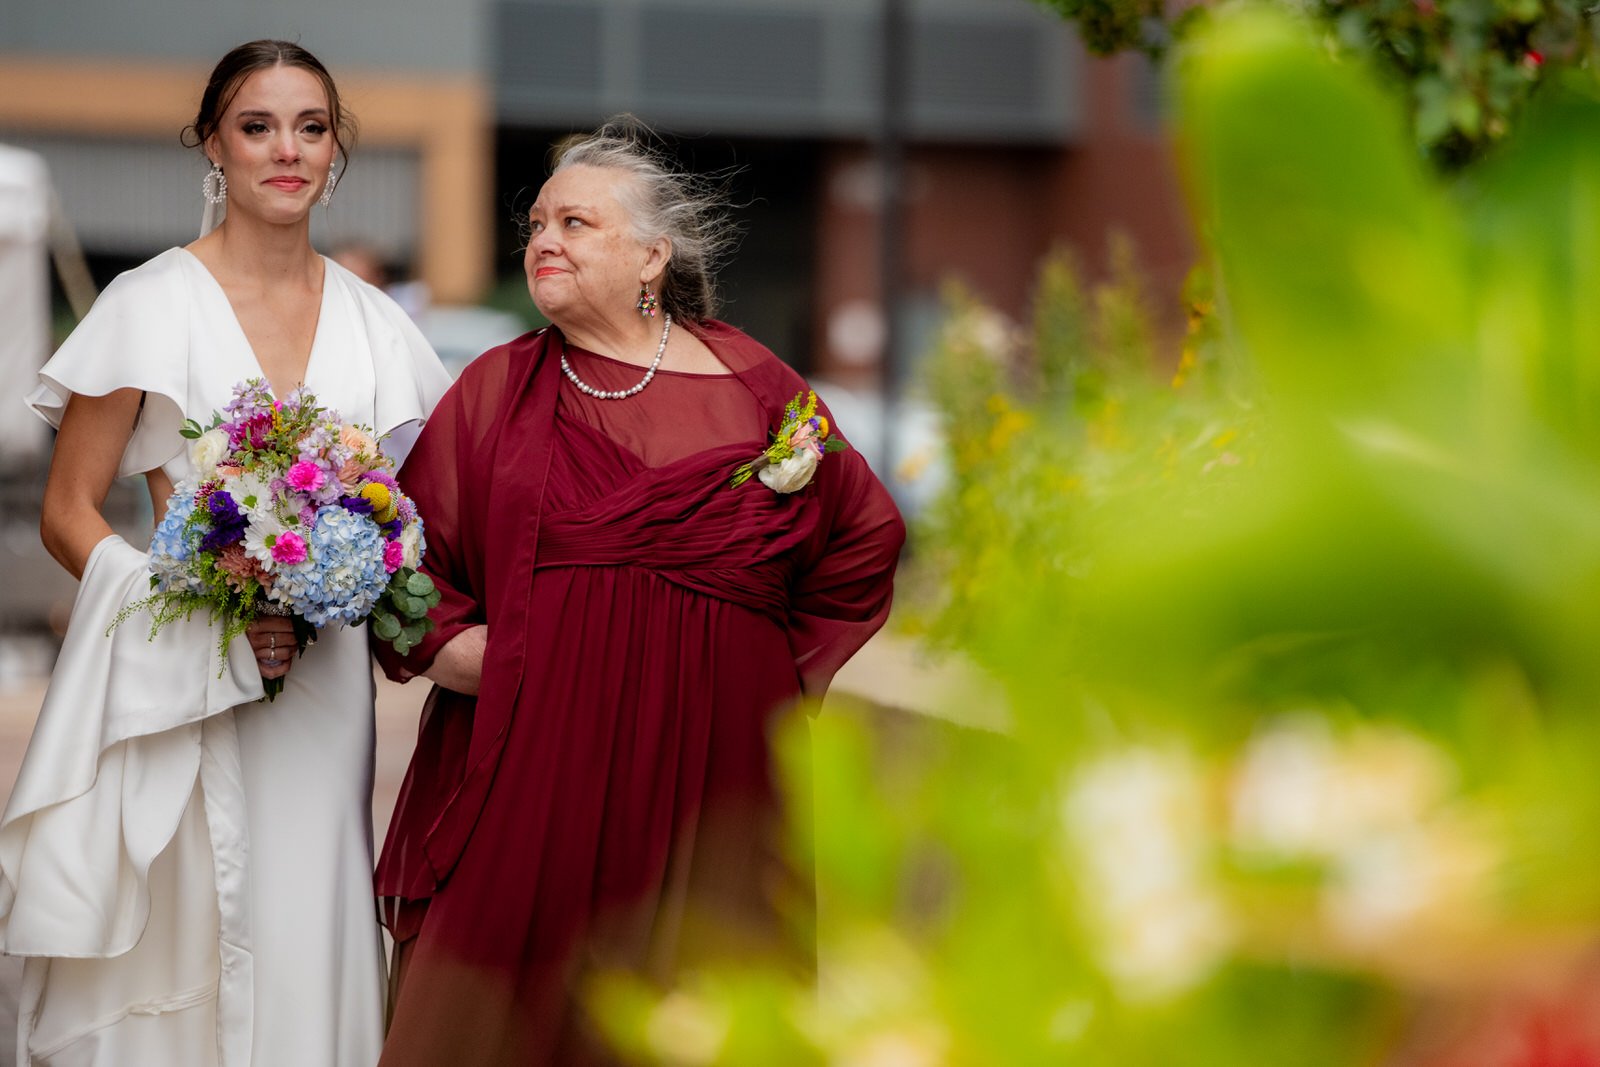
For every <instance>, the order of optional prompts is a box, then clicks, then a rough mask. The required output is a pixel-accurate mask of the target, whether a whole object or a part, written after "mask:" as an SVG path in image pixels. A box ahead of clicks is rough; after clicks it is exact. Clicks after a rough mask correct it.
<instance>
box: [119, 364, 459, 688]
mask: <svg viewBox="0 0 1600 1067" xmlns="http://www.w3.org/2000/svg"><path fill="white" fill-rule="evenodd" d="M182 433H183V436H184V437H185V438H187V439H188V440H189V442H190V443H189V456H190V459H191V460H192V461H193V464H194V469H195V474H194V477H193V478H192V479H186V480H185V481H183V482H182V483H181V484H179V485H178V486H177V487H176V488H175V489H174V490H173V493H172V496H171V497H170V498H168V500H167V513H166V516H165V517H164V518H163V519H162V520H161V522H160V524H159V525H158V526H157V527H156V531H155V535H154V536H153V537H152V538H151V541H150V569H151V578H150V584H151V588H152V590H153V593H152V595H151V596H149V597H146V598H145V599H143V600H140V601H138V602H137V603H135V604H131V605H129V606H128V607H127V608H125V609H124V610H123V611H122V612H121V613H120V614H119V615H118V616H117V619H116V621H115V622H114V623H113V624H112V625H113V626H116V625H118V624H120V623H122V622H123V621H125V620H126V619H127V618H128V617H129V616H131V615H132V614H134V613H136V612H138V611H141V610H146V609H148V610H149V611H150V613H151V616H152V618H153V620H154V621H153V622H152V624H151V627H150V634H151V636H152V637H154V636H155V634H156V633H157V632H158V631H159V630H160V629H161V627H162V626H164V625H166V624H167V623H170V622H172V621H174V620H176V619H180V618H182V619H186V618H189V617H190V616H191V615H193V614H194V612H195V611H196V610H198V609H200V608H206V609H208V610H209V611H210V613H211V619H212V622H213V623H216V624H220V629H221V636H220V641H221V646H222V651H223V655H224V657H226V655H227V648H228V645H229V643H230V642H232V640H233V639H234V638H235V637H237V636H238V635H239V634H241V633H243V632H244V631H245V629H246V628H247V627H248V626H249V625H250V624H251V623H252V622H254V621H255V620H256V619H257V618H259V617H260V616H262V615H286V616H289V617H290V618H291V619H292V620H293V623H294V630H295V641H296V645H297V647H298V650H299V651H304V650H305V646H306V644H307V643H308V642H310V641H312V640H314V639H315V637H316V634H317V632H318V631H319V630H321V629H322V628H323V627H324V626H327V625H328V624H330V623H336V624H339V625H350V624H355V625H359V624H360V623H362V622H366V621H368V620H371V623H372V630H373V633H375V634H376V635H377V636H378V637H379V638H381V639H383V640H385V641H389V642H391V643H393V645H394V648H395V650H396V651H397V652H399V653H401V654H402V655H404V654H406V653H408V652H410V651H411V648H412V647H413V646H414V645H416V644H417V642H419V641H421V640H422V637H423V635H424V634H426V633H427V632H428V631H429V630H431V629H433V622H432V620H430V619H429V618H428V610H429V609H430V608H432V607H433V606H434V605H436V604H437V603H438V602H439V592H438V590H437V589H436V588H435V587H434V584H433V582H432V581H431V580H430V579H429V578H428V576H427V575H425V574H419V573H418V572H417V566H418V565H419V564H420V563H421V562H422V556H423V553H424V551H425V550H426V541H425V540H424V538H423V523H422V516H420V515H418V514H417V509H416V505H415V504H413V503H412V501H411V499H410V498H409V497H407V496H406V495H405V494H404V493H402V492H401V491H400V486H399V484H398V483H397V482H396V481H395V478H394V461H393V460H392V459H390V458H389V457H388V456H385V455H384V454H383V451H382V449H381V448H380V447H379V442H378V440H377V438H376V437H375V436H374V435H373V433H372V431H371V430H369V429H367V428H364V427H360V426H352V425H348V424H345V423H343V422H342V421H341V419H340V418H339V415H338V413H337V412H335V411H330V410H328V409H327V408H323V407H320V406H318V404H317V399H316V397H315V396H314V395H312V394H311V393H308V392H306V391H305V390H303V389H297V390H295V391H294V392H292V393H290V394H289V395H288V396H287V397H285V398H284V399H282V400H274V399H273V397H272V393H271V390H270V389H269V387H268V385H267V383H266V382H265V381H264V380H262V379H260V378H254V379H251V380H250V381H247V382H244V383H242V384H240V385H238V386H236V387H235V388H234V393H233V398H232V400H231V401H230V402H229V403H228V405H227V407H226V408H225V409H224V411H223V413H221V414H215V413H214V414H213V416H212V421H211V425H210V426H209V427H203V426H201V425H200V424H199V423H198V422H196V421H194V420H193V419H190V420H189V421H187V422H186V423H185V424H184V426H183V430H182ZM265 687H266V692H267V696H268V698H269V699H270V698H273V697H276V696H277V694H278V693H279V692H281V691H282V689H283V680H282V679H281V678H276V679H266V680H265Z"/></svg>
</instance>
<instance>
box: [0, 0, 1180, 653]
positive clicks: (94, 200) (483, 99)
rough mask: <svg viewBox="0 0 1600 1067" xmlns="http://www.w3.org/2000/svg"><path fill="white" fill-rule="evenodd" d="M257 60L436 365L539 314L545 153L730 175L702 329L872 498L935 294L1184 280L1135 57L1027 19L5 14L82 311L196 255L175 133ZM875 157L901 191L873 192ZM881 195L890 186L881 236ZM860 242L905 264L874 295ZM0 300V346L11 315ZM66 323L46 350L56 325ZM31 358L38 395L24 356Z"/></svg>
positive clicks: (13, 530)
mask: <svg viewBox="0 0 1600 1067" xmlns="http://www.w3.org/2000/svg"><path fill="white" fill-rule="evenodd" d="M891 5H893V6H892V7H891ZM890 11H894V12H895V13H896V15H895V18H896V19H897V21H896V22H895V23H893V25H895V26H897V27H898V29H897V32H896V33H895V34H893V35H892V36H890V35H887V34H886V33H885V27H886V25H889V23H888V22H887V21H886V16H887V13H889V12H890ZM258 37H282V38H287V39H290V40H297V41H300V42H301V43H303V44H305V45H306V46H307V47H309V48H311V49H312V50H313V51H315V52H316V53H317V54H318V56H320V57H321V58H322V59H323V60H324V62H326V63H327V64H328V66H329V68H330V69H331V70H332V71H333V73H334V75H335V76H336V77H337V79H338V81H339V84H340V86H341V89H342V90H343V92H344V93H345V95H346V97H347V102H348V103H349V105H350V107H351V109H352V110H353V111H354V112H355V114H356V116H357V118H358V119H359V121H360V127H361V129H360V138H359V142H358V145H357V147H356V150H355V153H354V158H353V162H352V164H351V166H350V167H349V168H348V169H347V170H346V172H345V173H344V174H342V175H341V177H340V184H339V192H338V195H337V196H336V197H335V198H334V202H333V204H332V206H331V207H329V208H328V209H326V210H322V209H319V210H318V211H317V212H316V217H315V221H314V223H313V238H314V240H315V241H316V242H317V243H318V245H319V246H320V247H322V248H323V249H324V250H331V249H332V248H333V247H334V246H336V245H338V244H341V243H347V242H359V243H360V244H362V245H365V246H367V247H368V248H369V249H372V250H374V251H375V252H376V253H377V254H378V256H380V257H381V258H382V259H383V260H385V261H386V263H387V265H388V266H389V268H390V271H391V274H392V275H393V276H394V277H397V278H411V279H418V280H420V281H421V282H422V283H423V285H424V286H425V288H426V290H427V291H429V292H430V293H431V297H432V300H433V301H434V308H433V309H432V310H431V311H430V312H429V313H428V316H427V317H425V318H424V319H423V320H422V321H423V327H424V330H425V332H428V333H429V334H430V337H432V338H433V339H434V340H435V342H436V343H437V344H439V346H440V348H441V352H444V353H446V355H447V359H451V358H453V359H455V360H457V361H459V360H464V359H466V358H470V356H471V355H472V354H474V353H476V352H478V351H481V350H482V349H483V348H486V347H488V346H489V345H491V344H494V343H497V342H499V341H501V340H505V339H508V338H509V337H510V336H513V335H515V334H516V333H518V332H520V330H521V328H522V323H521V322H520V321H519V320H517V319H513V318H510V317H508V316H505V315H502V316H500V317H494V316H488V315H484V314H482V313H472V312H467V311H457V310H454V306H456V305H474V304H479V303H482V302H486V301H487V302H491V303H494V304H497V305H499V306H501V307H505V308H512V309H515V310H516V311H518V312H519V313H522V314H523V315H524V316H528V315H531V314H533V310H532V306H531V303H530V302H529V301H528V299H527V295H526V287H525V283H524V281H523V278H522V269H521V255H520V245H521V239H520V235H519V233H518V228H517V225H516V221H515V220H516V218H517V217H519V216H520V215H521V214H522V213H523V212H525V211H526V209H527V207H528V205H529V203H530V202H531V199H532V196H533V193H534V190H536V189H537V186H538V184H539V181H540V180H541V178H542V176H543V174H544V173H545V166H546V157H547V154H548V151H549V148H550V145H551V143H552V141H553V140H554V139H556V138H557V137H559V136H560V135H562V134H565V133H569V132H572V131H574V130H582V129H586V128H592V127H593V126H594V125H596V124H597V123H598V122H599V121H600V120H601V119H603V118H605V117H606V116H608V115H612V114H616V113H618V112H624V111H627V112H632V113H634V114H636V115H638V116H639V117H640V118H642V119H643V120H645V121H646V122H648V123H649V124H651V125H652V126H653V127H655V128H656V129H658V130H659V131H661V132H662V133H664V134H668V135H670V140H671V143H672V144H674V146H675V148H676V150H677V151H679V152H680V153H681V154H682V155H683V157H684V159H685V161H686V162H687V163H688V164H689V165H690V166H691V167H693V168H694V169H696V170H697V171H702V172H705V171H719V172H724V173H726V174H728V175H729V176H730V177H729V180H730V184H731V187H732V190H733V192H734V195H735V197H736V199H737V200H738V201H739V202H740V204H741V208H740V211H739V217H740V219H741V221H742V222H743V224H744V228H745V231H746V237H745V239H744V241H743V243H742V245H741V246H740V248H739V250H738V251H737V253H736V255H735V257H734V259H733V261H732V262H731V263H730V264H729V266H728V268H727V269H725V270H724V272H723V280H724V283H725V295H726V297H727V301H726V306H725V310H724V311H723V317H724V318H726V319H728V320H729V321H731V322H733V323H735V324H736V325H739V326H742V327H744V328H745V329H747V330H749V331H750V332H751V333H752V334H754V335H755V336H756V337H758V338H760V339H761V340H762V341H764V342H765V343H767V344H769V345H770V346H771V347H772V348H773V349H774V350H775V351H776V352H777V353H778V354H779V355H780V356H781V357H783V358H784V359H786V360H788V361H789V362H791V363H793V364H795V365H796V366H797V367H799V368H800V369H801V370H802V371H804V372H807V373H809V374H811V375H813V376H815V377H816V378H818V379H822V380H826V381H828V382H831V383H833V391H832V392H829V394H828V395H829V399H830V402H831V403H833V404H834V405H835V407H836V409H837V410H838V411H839V413H840V416H841V418H842V419H845V421H846V422H847V424H848V425H849V426H851V427H852V436H853V438H854V439H855V440H856V442H857V444H858V447H862V449H863V451H864V452H866V454H867V455H868V457H869V459H871V460H872V461H873V462H874V464H875V465H877V466H879V469H880V472H882V473H884V474H886V475H888V476H890V478H891V479H892V478H893V471H894V464H893V463H891V462H890V461H891V459H892V457H893V456H894V454H895V450H897V451H898V453H899V455H900V456H902V457H904V456H906V455H908V454H910V453H911V452H912V451H913V450H915V448H916V445H917V442H927V441H929V440H931V439H932V437H933V435H934V434H936V433H937V432H938V431H937V427H935V426H932V425H931V416H930V415H928V413H927V412H926V411H925V410H917V409H915V408H914V406H907V407H902V408H900V409H899V410H900V415H899V417H898V418H897V419H896V422H895V424H894V425H892V426H887V427H886V426H885V424H884V421H883V419H882V418H881V415H882V412H883V410H884V409H883V408H882V406H881V401H880V399H879V398H880V397H881V396H882V385H883V382H884V380H885V374H884V371H885V361H884V358H883V355H884V351H885V345H886V340H887V339H891V338H892V339H894V341H895V345H894V347H895V351H896V352H898V353H899V356H900V358H899V359H898V360H897V361H896V365H898V366H899V367H901V368H902V375H901V376H902V379H903V378H904V377H905V376H906V372H905V370H904V368H905V367H906V366H907V364H909V363H910V362H912V361H914V358H915V355H916V353H917V352H918V351H919V350H920V349H921V347H922V342H923V341H924V340H925V339H926V337H927V336H928V334H929V333H930V331H931V330H932V328H933V326H934V325H935V323H936V322H937V318H938V309H939V300H940V292H941V289H942V287H943V286H944V284H945V283H946V282H947V281H950V280H952V279H953V280H958V281H959V282H961V283H962V284H964V285H965V286H967V287H968V288H969V289H971V290H973V291H974V292H976V293H977V294H978V295H980V296H981V297H983V298H984V299H986V300H987V301H989V302H990V303H992V304H994V305H996V306H998V307H1000V308H1002V309H1004V310H1006V311H1008V312H1010V313H1012V314H1013V315H1017V316H1022V315H1025V314H1026V311H1027V307H1028V303H1029V295H1030V287H1031V283H1032V279H1033V276H1034V272H1035V270H1036V267H1037V264H1038V261H1039V259H1040V257H1041V256H1043V255H1044V254H1045V253H1046V251H1047V250H1049V249H1050V248H1051V246H1052V245H1055V244H1058V243H1065V244H1067V245H1068V246H1069V247H1071V248H1072V249H1073V250H1074V251H1075V252H1076V253H1077V254H1078V256H1079V258H1080V261H1081V262H1082V263H1083V264H1084V266H1085V267H1086V268H1087V269H1088V270H1089V272H1090V274H1091V275H1093V274H1094V273H1096V272H1097V271H1098V270H1099V269H1101V267H1102V265H1103V261H1104V259H1105V248H1106V241H1107V236H1108V234H1110V233H1111V232H1113V231H1122V232H1125V233H1127V234H1128V235H1130V236H1131V237H1132V238H1133V239H1134V240H1135V242H1136V244H1137V246H1138V248H1139V250H1140V253H1141V255H1142V258H1143V260H1144V262H1145V265H1146V267H1147V269H1149V270H1150V272H1151V274H1152V277H1153V279H1154V280H1155V282H1156V283H1157V286H1158V287H1159V290H1160V291H1165V292H1172V291H1175V289H1176V286H1177V282H1178V280H1179V279H1180V278H1181V277H1182V275H1183V273H1184V271H1185V270H1187V268H1188V266H1189V263H1190V258H1191V248H1190V243H1189V239H1188V235H1187V233H1186V231H1185V224H1184V222H1183V214H1182V211H1181V206H1180V204H1179V202H1178V199H1177V197H1176V195H1175V194H1174V192H1173V183H1172V178H1171V168H1170V166H1169V163H1168V159H1167V147H1166V144H1165V141H1164V139H1163V137H1162V132H1161V124H1160V118H1159V110H1160V108H1159V93H1158V84H1157V79H1156V78H1155V76H1154V75H1153V73H1152V72H1151V70H1150V68H1149V67H1148V65H1147V64H1146V63H1145V62H1144V61H1143V60H1141V59H1138V58H1136V57H1124V58H1122V59H1118V60H1114V61H1097V60H1090V59H1088V58H1086V57H1085V56H1084V55H1083V53H1082V50H1081V48H1080V47H1079V45H1078V44H1077V41H1076V38H1075V37H1074V36H1073V34H1072V31H1071V30H1070V28H1069V27H1068V26H1067V25H1065V24H1064V23H1062V22H1060V21H1059V20H1058V19H1056V18H1055V16H1053V15H1052V14H1050V13H1049V12H1047V11H1045V10H1043V9H1041V8H1039V7H1038V6H1036V5H1034V4H1032V3H1029V2H1028V0H881V2H870V0H457V2H455V3H451V4H438V3H427V2H424V0H275V2H274V3H273V4H271V5H259V4H253V3H248V2H247V0H216V2H212V3H208V4H205V5H196V4H195V3H194V2H193V0H142V2H141V3H139V4H137V5H129V4H124V3H118V2H114V0H5V4H4V7H3V9H0V144H9V145H11V146H14V147H15V148H20V149H24V150H30V151H31V152H33V153H36V154H37V156H38V157H41V158H42V159H43V160H44V161H45V163H46V164H47V166H48V170H49V173H50V176H51V179H52V181H53V185H54V189H55V192H56V194H57V196H58V199H59V204H60V209H61V215H62V217H63V218H64V219H65V221H66V222H67V223H68V224H69V225H70V227H71V228H72V229H73V230H74V231H75V232H76V234H77V237H78V239H79V241H80V243H81V245H82V247H83V249H84V251H85V253H86V254H87V256H88V262H89V265H90V267H91V270H92V273H93V275H94V277H95V280H96V281H97V282H98V283H99V284H100V285H104V284H105V283H106V282H108V281H109V280H110V279H111V277H112V276H114V275H115V274H116V273H117V272H118V271H120V270H123V269H126V268H127V267H130V266H132V265H134V264H136V263H138V262H140V261H142V260H144V259H146V258H148V257H149V256H151V255H153V254H155V253H156V252H159V251H160V250H162V249H164V248H167V247H170V246H172V245H174V244H183V243H186V242H187V241H189V240H191V239H193V237H194V236H195V234H196V233H197V230H198V226H199V222H200V215H201V209H202V207H203V204H202V198H201V195H200V180H201V177H202V175H203V174H204V173H205V170H206V165H205V163H204V160H203V157H202V156H201V155H200V153H199V152H197V151H193V150H188V149H185V148H184V147H183V146H182V145H181V144H180V141H179V133H180V131H181V130H182V129H183V128H184V127H185V126H186V125H187V124H188V123H189V122H191V121H192V120H193V118H194V113H195V109H196V107H197V104H198V101H199V95H200V90H201V88H202V86H203V84H204V79H205V77H206V75H207V73H208V72H209V70H210V67H211V65H212V64H213V63H214V62H215V61H216V59H217V58H218V57H219V56H220V55H222V53H223V52H225V51H226V50H227V49H228V48H230V47H232V46H233V45H235V44H237V43H239V42H241V41H245V40H250V39H253V38H258ZM889 40H892V42H893V46H892V47H886V43H885V42H886V41H889ZM889 70H895V71H898V72H899V76H898V78H893V79H891V78H890V77H887V76H886V72H887V71H889ZM891 99H892V100H896V101H898V102H899V103H898V106H895V107H889V106H887V102H888V101H890V100H891ZM886 116H887V117H889V118H892V119H894V121H886ZM896 116H897V118H896ZM886 146H889V147H895V146H898V152H897V153H895V154H892V155H889V156H886V154H885V148H886ZM886 158H891V159H898V160H900V161H901V162H900V163H899V164H898V165H896V166H892V167H890V168H889V170H887V171H885V169H884V167H883V165H882V164H883V163H884V161H885V159H886ZM885 173H889V174H898V175H899V176H900V180H899V181H898V182H896V183H894V184H893V185H891V186H888V187H889V188H892V189H896V190H898V195H897V196H896V197H895V198H894V200H893V201H892V202H893V203H894V204H897V205H898V209H897V210H896V211H895V212H893V213H891V216H890V219H891V220H893V221H894V222H895V224H893V225H886V218H885V212H884V210H883V208H884V204H885V199H884V195H883V193H884V190H885V188H886V184H885V182H884V180H883V175H884V174H885ZM885 233H889V234H891V235H897V236H898V241H897V242H896V244H895V247H896V248H897V249H898V256H897V257H896V258H897V261H898V263H899V269H898V270H896V271H893V272H890V273H887V274H886V272H885V270H884V256H883V247H884V243H883V242H884V235H885ZM34 258H35V261H36V262H41V263H42V259H39V257H37V256H35V257H34ZM886 277H890V278H892V279H894V284H893V287H892V288H893V290H894V293H893V299H892V301H886V300H885V298H884V291H885V286H884V281H885V278H886ZM4 296H5V294H0V328H5V321H6V320H7V316H20V315H21V314H22V312H21V311H17V310H16V309H11V310H8V309H7V308H6V307H5V305H4V303H3V300H4ZM60 297H61V293H60V292H59V291H58V292H57V299H56V308H57V315H56V328H57V333H58V335H59V333H61V332H62V331H64V330H65V329H66V328H68V327H70V325H71V322H72V321H73V320H72V316H71V315H70V313H68V312H67V310H66V304H65V302H64V301H63V300H62V299H60ZM887 303H892V304H893V305H894V307H895V314H894V316H893V318H892V320H891V319H890V318H889V317H888V316H886V315H885V313H884V308H885V306H886V304H887ZM29 313H30V314H33V312H31V311H30V312H29ZM891 324H892V329H891ZM10 332H13V333H15V332H17V331H14V330H13V331H10ZM35 347H37V348H38V349H39V350H38V351H37V352H36V353H34V359H35V363H34V366H37V365H38V363H42V362H43V360H44V359H45V358H46V357H47V355H48V351H47V345H46V344H45V343H44V342H43V341H42V340H41V341H39V342H36V343H35ZM447 349H448V351H447ZM8 358H11V359H13V360H17V359H21V360H26V359H27V358H28V357H27V353H21V354H13V355H11V356H9V357H8ZM13 370H19V368H13ZM30 375H31V371H30V370H28V369H27V368H20V373H14V374H12V375H11V376H10V378H8V379H6V380H13V381H20V380H26V379H27V378H29V377H30ZM5 403H6V404H8V405H10V409H9V411H8V412H7V413H6V414H5V415H4V416H3V418H4V420H5V421H11V420H26V419H28V418H30V416H27V415H26V414H24V413H23V412H22V411H21V410H20V407H21V405H20V397H16V396H12V397H8V398H6V399H5ZM847 405H848V406H849V416H848V418H846V414H845V409H846V406H847ZM887 442H898V444H897V445H896V446H895V450H891V445H890V444H889V443H887ZM0 450H3V449H0ZM37 451H38V450H37V449H34V452H35V454H34V455H33V456H31V457H19V456H12V457H10V459H9V460H8V459H7V457H6V456H0V499H3V500H4V501H5V504H6V507H5V509H4V511H5V514H4V515H3V516H0V527H3V529H0V579H5V580H7V581H9V582H11V585H10V588H11V589H12V593H11V595H9V596H8V598H7V605H8V611H7V618H6V620H5V621H4V625H0V629H4V628H5V626H10V627H11V628H17V627H27V626H32V625H37V622H38V620H41V619H43V618H45V617H47V616H51V615H54V616H56V617H58V618H60V617H64V614H65V610H66V608H67V607H69V606H70V602H71V596H72V589H73V586H72V583H71V581H70V579H68V578H67V576H66V575H64V574H63V573H61V571H60V570H59V568H57V567H55V566H54V564H53V563H52V562H51V561H49V560H48V559H47V558H46V557H44V555H43V551H42V549H41V548H40V546H39V543H38V536H37V510H36V508H37V500H38V498H39V496H40V493H41V491H42V486H43V479H44V469H43V463H42V460H41V459H39V457H38V455H37ZM924 451H926V449H924ZM909 492H910V491H909V490H908V491H907V493H909ZM119 500H121V501H122V502H123V505H124V506H125V508H126V510H127V512H128V515H127V523H126V525H127V529H128V530H129V534H130V536H133V537H138V536H142V534H140V533H139V532H138V530H139V528H140V527H141V525H142V520H141V514H142V513H143V509H145V508H147V507H148V505H147V504H146V503H145V502H144V498H143V493H142V491H141V490H140V489H139V488H138V487H134V486H131V485H130V486H120V487H118V489H117V490H116V491H115V492H114V494H113V498H112V504H111V506H112V507H113V510H114V509H115V507H116V506H117V502H118V501H119ZM902 500H903V502H906V503H908V504H910V505H912V506H914V505H915V503H916V501H915V499H913V498H912V497H911V496H910V495H906V494H902Z"/></svg>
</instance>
